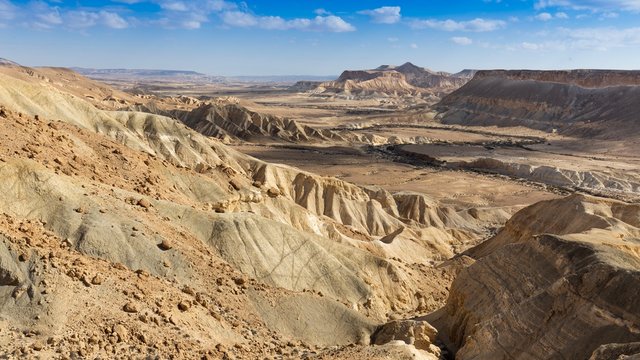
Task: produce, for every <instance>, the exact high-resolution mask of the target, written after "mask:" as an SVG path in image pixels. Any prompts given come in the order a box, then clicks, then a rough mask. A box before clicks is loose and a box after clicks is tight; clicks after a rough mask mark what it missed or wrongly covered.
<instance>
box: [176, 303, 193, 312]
mask: <svg viewBox="0 0 640 360" xmlns="http://www.w3.org/2000/svg"><path fill="white" fill-rule="evenodd" d="M189 308H191V303H189V302H188V301H180V302H179V303H178V309H180V311H187V310H189Z"/></svg>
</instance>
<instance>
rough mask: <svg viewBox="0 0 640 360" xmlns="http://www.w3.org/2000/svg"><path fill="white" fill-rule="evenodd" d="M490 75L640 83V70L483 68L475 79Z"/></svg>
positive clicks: (588, 82)
mask: <svg viewBox="0 0 640 360" xmlns="http://www.w3.org/2000/svg"><path fill="white" fill-rule="evenodd" d="M490 77H499V78H506V79H509V80H525V81H526V80H531V81H542V82H553V83H564V84H570V85H576V86H580V87H585V88H599V87H608V86H637V85H640V71H638V70H590V69H578V70H545V71H541V70H481V71H477V72H476V73H475V77H474V79H473V80H480V79H484V78H490Z"/></svg>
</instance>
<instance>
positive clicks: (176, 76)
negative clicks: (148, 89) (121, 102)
mask: <svg viewBox="0 0 640 360" xmlns="http://www.w3.org/2000/svg"><path fill="white" fill-rule="evenodd" d="M71 69H72V70H73V71H75V72H78V73H80V74H82V75H84V76H86V77H89V78H92V79H96V80H103V81H105V80H106V81H141V80H145V81H159V82H162V81H188V82H205V83H220V82H224V81H225V78H224V77H222V76H211V75H206V74H202V73H199V72H195V71H188V70H153V69H89V68H79V67H72V68H71Z"/></svg>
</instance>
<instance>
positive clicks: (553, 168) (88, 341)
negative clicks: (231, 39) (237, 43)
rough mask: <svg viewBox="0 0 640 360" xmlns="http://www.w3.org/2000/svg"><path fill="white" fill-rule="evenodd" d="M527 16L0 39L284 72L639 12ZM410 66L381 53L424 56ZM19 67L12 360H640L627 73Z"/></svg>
mask: <svg viewBox="0 0 640 360" xmlns="http://www.w3.org/2000/svg"><path fill="white" fill-rule="evenodd" d="M81 3H83V4H81ZM506 3H509V4H512V3H513V2H506ZM522 3H523V4H520V2H518V4H517V5H516V4H513V6H514V7H515V6H517V7H518V9H521V10H522V11H525V10H526V11H527V13H530V12H531V11H534V14H537V15H535V16H531V17H529V18H527V17H524V16H523V15H518V14H520V13H514V14H513V15H512V17H515V16H516V15H517V16H518V21H516V20H513V19H512V20H504V21H502V20H494V22H493V23H488V22H487V21H489V20H483V21H480V20H482V19H476V20H469V21H458V22H456V21H454V20H442V21H439V20H435V19H426V20H419V19H417V18H412V17H411V16H410V15H404V12H405V11H406V12H410V11H412V9H413V11H418V10H420V9H422V10H424V9H430V10H433V11H436V10H437V9H440V10H442V9H443V8H446V9H451V5H446V4H440V5H437V6H436V5H434V4H431V5H428V4H422V5H415V4H413V5H411V4H409V3H406V2H404V3H403V5H402V11H403V13H402V15H401V13H400V11H401V7H400V6H397V7H396V6H383V7H378V8H376V9H373V8H374V7H375V5H371V4H364V5H363V9H364V8H366V7H371V9H369V10H363V9H360V10H358V11H355V12H354V11H352V14H351V15H349V16H347V15H344V14H347V13H348V11H350V10H348V9H349V7H344V8H343V9H342V10H341V11H340V12H339V11H338V10H337V8H338V5H336V10H334V11H336V12H335V13H334V12H331V11H329V10H324V9H315V16H314V17H313V18H308V19H307V18H292V19H288V18H282V17H279V16H276V15H268V14H267V13H269V11H271V10H265V8H264V7H260V6H258V5H259V4H261V3H260V2H259V1H258V2H255V1H250V2H248V3H242V4H240V3H235V2H227V1H220V2H218V1H213V2H211V1H203V2H200V1H196V2H193V3H187V2H181V1H178V2H165V1H116V2H108V4H106V3H105V4H102V3H100V4H98V5H96V4H94V5H92V6H93V7H89V6H85V5H87V4H84V2H78V3H77V4H75V5H72V4H70V3H65V2H62V3H56V2H42V3H37V4H36V3H32V4H27V5H24V4H20V3H18V2H16V1H2V0H0V43H2V41H6V42H5V43H6V44H11V43H10V42H9V41H8V40H3V39H8V38H9V37H8V35H9V34H10V32H11V31H13V29H14V28H16V29H21V31H23V35H22V36H24V37H25V38H26V37H28V36H31V35H29V34H31V32H34V33H35V34H39V36H43V37H48V36H53V37H59V38H60V39H63V38H65V37H66V36H70V37H73V38H76V37H77V39H76V40H77V41H89V42H90V41H91V40H90V39H91V38H92V37H93V36H98V35H97V34H98V33H99V34H100V36H106V38H104V39H107V38H109V39H110V38H112V37H113V36H115V35H113V34H112V33H111V32H113V31H116V32H124V33H127V34H130V35H131V36H132V37H134V36H140V39H143V38H144V39H147V38H146V37H143V35H144V36H151V37H152V38H154V39H155V38H162V37H163V36H165V35H166V34H165V32H167V33H169V34H171V35H170V37H173V36H177V37H179V36H181V35H180V34H181V32H190V33H192V34H193V33H197V32H202V31H213V32H216V33H217V32H220V33H224V34H227V35H229V36H239V38H241V39H243V40H244V41H246V42H247V44H253V46H254V47H255V49H259V50H261V52H256V53H255V54H254V58H255V59H254V60H255V61H256V62H255V63H252V64H254V65H255V64H258V61H259V63H260V64H267V65H268V66H272V65H273V64H279V61H278V60H276V59H275V58H274V59H271V58H269V57H268V55H271V56H275V55H276V52H278V51H284V50H272V49H271V47H273V48H274V49H275V48H277V47H278V46H279V45H277V43H276V42H277V39H278V36H284V34H289V33H296V34H301V35H299V36H305V37H306V36H309V37H310V39H312V40H314V41H318V44H315V43H314V44H315V45H312V47H315V46H318V47H322V46H324V45H322V41H335V43H332V44H333V45H334V46H336V47H339V46H341V44H342V43H340V42H339V41H338V40H336V39H338V37H342V36H356V35H355V34H358V33H359V32H362V31H364V30H361V29H362V28H365V29H369V30H371V31H373V30H372V29H373V28H375V29H378V27H384V26H387V27H403V26H404V27H405V28H407V29H409V30H406V29H405V31H409V32H419V31H434V32H437V31H444V32H447V33H451V32H453V33H454V34H455V33H456V32H460V33H461V34H457V35H459V36H455V37H453V38H451V37H449V38H446V39H445V40H446V41H448V42H450V43H452V44H454V45H455V46H462V47H467V48H468V47H477V48H479V49H485V47H484V46H481V45H480V43H479V41H480V40H475V37H476V36H477V37H480V36H481V35H482V34H485V35H486V36H490V35H491V34H494V33H495V32H498V33H499V32H507V31H509V30H508V29H509V28H511V27H524V26H532V25H531V24H533V23H535V22H536V21H538V22H539V21H543V22H545V23H546V24H549V22H550V21H567V22H568V21H588V20H582V18H580V15H585V16H587V15H590V16H593V17H595V16H598V15H599V16H601V18H600V19H599V20H593V21H601V22H610V24H611V26H614V25H616V24H618V23H620V24H622V22H623V20H625V19H627V17H629V18H631V19H633V18H635V17H637V10H640V9H638V8H637V7H636V5H634V4H631V3H632V2H620V3H624V4H622V5H620V6H621V8H620V9H618V10H617V11H618V12H619V14H618V12H616V14H617V15H616V16H613V15H610V16H605V15H604V14H605V13H604V11H613V10H611V9H609V8H607V7H606V5H601V7H596V5H595V4H594V2H573V1H570V2H566V3H565V2H545V1H541V2H535V5H534V4H531V3H530V2H526V4H524V2H522ZM587 3H588V4H587ZM271 6H273V7H272V8H270V9H279V6H281V5H274V4H272V5H271ZM299 6H301V7H307V6H311V5H309V4H305V5H299ZM327 6H328V5H327ZM343 6H344V5H343ZM440 6H442V7H440ZM504 6H507V5H506V4H505V3H502V2H500V1H498V2H487V1H485V2H482V4H479V5H478V4H476V5H474V9H476V10H477V9H493V10H495V11H498V8H499V9H502V10H501V11H506V10H504V9H503V7H504ZM476 7H477V8H476ZM416 9H417V10H416ZM320 10H322V11H320ZM46 11H51V12H50V13H49V12H46ZM198 11H201V12H204V13H206V14H207V17H206V19H202V18H200V17H195V18H191V17H189V18H185V19H188V20H189V21H191V22H192V23H190V24H189V25H188V26H187V25H185V23H184V22H176V23H173V22H172V21H177V19H178V18H177V17H176V16H178V15H180V16H191V15H189V14H196V13H198ZM281 11H285V10H282V9H281ZM287 11H298V10H295V9H293V7H292V8H291V9H289V10H287ZM447 11H453V10H447ZM478 11H480V10H478ZM483 11H484V10H483ZM509 11H515V10H513V9H511V10H509ZM31 12H33V13H34V14H36V15H38V16H37V18H38V19H39V20H38V21H40V23H37V24H40V25H37V24H31V25H29V23H27V22H24V21H27V20H25V19H27V17H26V16H27V15H26V14H27V13H31ZM259 12H265V15H258V13H259ZM535 12H537V13H535ZM80 13H84V15H82V16H84V17H83V18H82V19H81V20H82V22H78V21H79V20H78V16H80V15H79V14H80ZM436 13H437V11H436ZM47 14H48V16H45V15H47ZM91 14H93V15H91ZM415 14H416V15H415V16H418V15H419V14H420V12H419V11H418V12H416V13H415ZM496 14H500V12H499V11H498V12H496ZM541 14H547V15H548V16H550V17H551V18H548V16H542V17H541V18H537V17H539V16H541ZM562 14H564V15H562ZM56 16H58V17H59V18H60V21H59V22H58V21H57V20H56V19H57V17H56ZM149 16H151V18H146V17H149ZM157 16H160V17H162V18H161V19H156V18H155V17H157ZM434 16H436V15H434ZM442 16H445V15H442ZM495 16H498V15H495ZM405 18H406V19H405ZM542 18H547V19H546V20H542ZM180 19H181V18H180ZM198 19H200V20H198ZM443 19H446V17H445V18H443ZM21 21H22V22H24V23H22V25H21V23H20V22H21ZM72 21H76V23H75V24H77V25H75V26H71V25H69V24H71V23H72ZM216 21H219V22H221V24H222V25H220V26H217V27H216V26H214V25H213V24H214V23H215V22H216ZM193 22H198V26H197V27H196V26H195V23H193ZM352 23H353V24H352ZM78 24H84V25H82V27H81V28H79V27H78V26H80V25H78ZM354 24H355V25H354ZM45 25H46V26H45ZM356 25H357V26H356ZM201 26H202V28H200V27H201ZM545 26H550V25H545ZM566 26H569V25H566ZM437 27H441V29H437ZM79 29H81V30H79ZM151 29H155V30H157V33H154V34H152V35H149V34H148V33H147V31H149V30H151ZM425 29H426V30H425ZM522 29H524V28H522ZM3 32H4V33H5V34H4V35H3ZM76 32H78V33H76ZM271 32H276V33H277V34H280V35H278V36H275V37H273V38H270V39H271V41H273V43H272V44H265V43H261V42H254V41H259V40H254V39H252V37H256V38H258V37H262V36H271V35H267V33H268V34H271ZM557 32H559V33H561V32H562V31H561V29H558V30H557ZM142 33H145V34H142ZM540 34H542V33H538V35H537V36H543V35H540ZM545 34H546V33H545ZM463 35H464V36H463ZM325 36H326V37H325ZM467 36H468V37H467ZM472 36H473V37H474V39H471V38H470V37H472ZM504 36H506V35H504ZM510 36H524V35H521V34H520V33H518V34H510ZM545 36H546V35H545ZM170 37H169V38H170ZM83 38H85V40H82V39H83ZM316 38H321V39H322V40H317V39H316ZM328 38H331V40H327V39H328ZM104 39H103V40H104ZM163 39H165V40H166V38H163ZM61 41H62V40H61ZM105 41H106V40H105ZM182 41H185V42H186V41H188V40H186V38H185V39H183V40H182ZM219 41H220V42H221V45H220V47H219V48H218V47H216V49H214V50H215V51H218V50H220V49H224V46H223V45H222V44H223V43H226V41H227V40H219ZM283 41H284V40H283ZM402 41H403V40H400V39H397V38H395V37H390V38H388V39H387V40H386V42H387V43H388V44H389V49H390V50H389V52H392V53H398V54H402V55H403V56H404V54H406V53H408V51H417V50H420V49H421V47H420V46H422V45H420V46H418V44H416V43H411V44H410V45H408V46H406V47H405V49H404V50H402V49H401V48H400V47H399V45H398V44H399V43H402ZM416 41H417V40H416ZM435 42H436V43H437V41H435ZM476 42H478V44H476ZM285 43H286V44H288V45H287V46H290V47H294V48H296V49H298V48H299V49H306V48H305V46H307V45H302V44H300V43H298V42H297V40H296V41H294V40H292V39H288V40H286V41H285ZM171 44H173V45H172V46H173V47H170V46H169V45H168V44H167V48H170V49H171V50H173V49H183V45H184V44H182V43H181V42H176V43H171ZM200 44H201V45H203V43H200ZM580 44H582V45H584V42H582V43H580ZM29 46H31V45H23V46H22V47H20V48H17V47H13V46H8V47H7V48H6V49H3V48H0V56H5V57H7V59H0V358H3V359H5V358H6V359H356V360H357V359H362V360H364V359H425V360H427V359H428V360H432V359H433V360H440V359H441V360H449V359H461V360H467V359H589V360H609V359H612V360H613V359H616V360H623V359H635V358H637V357H640V297H638V296H637V288H638V287H639V286H640V125H639V124H640V122H639V120H638V107H639V105H638V99H639V97H638V95H639V94H640V71H637V70H621V69H611V70H606V69H604V70H602V69H595V68H594V69H575V70H562V69H560V68H555V67H554V68H546V67H545V66H543V65H541V66H540V67H539V68H540V70H535V69H533V70H525V69H524V66H523V67H522V68H513V69H511V70H509V69H504V70H503V69H500V68H498V67H497V66H496V67H491V66H486V63H478V64H477V65H476V64H474V63H473V62H474V61H477V59H476V58H472V57H465V58H463V59H458V60H455V61H463V60H464V61H466V62H465V63H464V64H465V65H466V64H468V65H469V66H465V67H460V68H459V70H455V71H453V70H452V69H451V67H446V68H447V69H448V70H449V71H440V70H432V65H431V64H429V59H428V58H427V57H419V59H420V61H421V62H420V63H418V62H417V61H406V59H403V60H400V61H398V62H397V63H398V64H401V65H391V64H386V65H371V62H372V59H370V58H368V59H367V60H366V61H364V60H363V59H362V57H361V56H359V55H357V54H360V53H359V52H365V51H367V50H366V49H365V48H366V47H365V46H364V45H363V46H361V47H360V48H356V47H355V46H352V47H354V48H356V50H354V51H355V52H350V51H348V49H347V48H343V50H342V51H343V52H344V55H345V56H340V57H338V59H333V61H334V63H333V64H334V67H333V68H335V69H339V70H336V71H335V75H322V74H321V72H319V71H315V70H314V69H313V64H314V63H312V62H311V60H310V59H307V60H308V61H309V63H304V61H301V62H302V63H303V64H302V65H300V64H299V63H296V64H295V66H294V62H293V61H292V62H290V63H283V64H284V65H282V64H280V65H279V66H284V67H283V68H285V69H286V71H290V72H286V73H285V72H283V73H282V74H284V75H271V73H269V72H267V71H268V70H264V71H261V72H260V73H256V75H254V73H251V72H250V70H246V71H245V72H244V73H242V74H243V75H228V74H227V75H219V74H220V73H217V72H215V71H206V70H201V69H209V68H206V67H202V66H201V65H198V64H200V61H201V60H200V57H196V56H193V55H192V56H187V55H186V54H183V55H184V56H182V55H181V56H180V57H179V59H180V61H181V63H182V64H187V65H189V64H193V67H190V66H187V65H185V67H184V68H185V69H194V70H164V68H163V67H156V66H155V64H157V62H156V61H158V59H151V58H148V59H143V60H144V61H146V63H148V64H149V65H148V66H147V67H145V65H144V64H143V65H142V66H140V65H139V64H140V62H139V61H141V60H140V56H139V55H138V56H136V54H138V50H136V51H134V52H133V53H132V54H131V55H127V56H124V55H122V57H123V58H122V59H119V60H109V61H111V62H112V63H113V64H114V65H113V67H107V66H101V64H104V63H102V62H94V61H89V60H86V58H83V57H77V58H75V59H74V58H69V57H65V59H66V60H65V63H66V65H65V66H62V65H60V61H59V60H58V59H59V57H58V56H54V54H53V53H51V54H44V56H42V59H41V62H40V63H34V62H33V60H31V59H32V58H30V57H29V56H28V51H26V50H24V49H28V48H29ZM86 46H89V44H88V43H87V44H86ZM95 46H96V47H95V49H98V47H102V46H105V47H106V46H107V43H106V42H105V43H104V44H101V45H95ZM118 46H122V47H124V48H126V46H127V45H126V41H123V42H122V43H119V45H118ZM226 46H227V47H229V49H231V47H232V45H229V44H227V45H226ZM434 46H435V45H434ZM451 46H453V45H451ZM628 46H629V48H630V49H635V47H637V44H636V43H634V42H633V41H631V43H630V44H628ZM527 48H528V50H534V49H532V46H527ZM20 49H23V50H20ZM65 49H68V51H69V52H70V53H73V51H74V50H73V49H74V45H70V44H67V45H66V48H65ZM363 49H365V50H363ZM165 50H166V49H160V48H157V49H156V50H155V51H157V54H164V55H163V56H166V57H167V58H169V55H168V54H167V52H166V51H165ZM493 50H494V51H498V50H496V49H495V48H494V49H493ZM201 51H202V52H203V53H205V52H206V51H209V50H206V49H204V46H202V50H201ZM305 51H309V50H305ZM452 51H453V50H452ZM479 51H480V50H479ZM505 51H509V50H505ZM558 51H561V50H558ZM562 51H564V50H562ZM575 51H578V50H575ZM580 51H582V50H580ZM593 51H594V53H593V54H596V55H597V56H596V55H593V54H592V55H593V56H594V57H598V56H600V57H602V59H603V60H602V61H603V63H604V64H606V63H607V62H606V61H611V59H609V58H607V57H606V56H604V55H603V53H604V52H605V50H603V49H598V50H597V51H600V52H597V51H596V50H593ZM629 51H631V50H629ZM303 53H304V52H303V51H302V50H301V53H296V54H295V56H297V57H300V58H303V57H304V56H305V55H304V54H303ZM375 53H376V54H377V55H379V58H381V59H384V60H386V59H387V58H389V57H388V56H386V54H384V53H382V52H378V51H376V52H375ZM349 55H350V56H351V58H350V57H349ZM440 55H441V56H443V57H445V56H447V54H440ZM14 56H15V58H14ZM60 56H62V55H60ZM65 56H67V55H65ZM228 56H229V58H227V57H228ZM288 56H292V55H291V54H289V55H288ZM450 56H451V58H452V59H453V58H455V56H454V55H450ZM219 57H220V59H218V58H216V57H214V56H211V57H210V58H209V59H216V61H221V62H220V63H221V64H231V65H233V66H243V67H245V68H247V67H246V64H245V63H243V62H241V61H240V57H239V56H238V57H231V55H228V54H220V55H219ZM598 58H599V57H598ZM21 59H28V61H29V63H28V64H26V63H22V60H21ZM48 59H51V60H50V61H51V62H52V63H51V64H47V63H46V61H48ZM229 59H231V60H229ZM278 59H280V58H278ZM354 59H355V60H357V61H355V62H356V63H361V64H362V65H361V66H360V67H350V66H347V65H345V66H344V67H342V63H349V64H353V63H354ZM490 59H491V60H495V61H496V62H497V60H496V59H495V57H493V56H492V57H490ZM572 59H573V58H572ZM373 60H375V62H374V63H377V62H378V59H377V58H374V59H373ZM105 61H106V60H105ZM210 61H213V60H210ZM242 61H244V60H242ZM452 61H453V60H452ZM558 61H559V60H558ZM572 61H573V60H572ZM122 62H126V63H127V64H129V63H130V64H131V65H129V66H128V67H126V68H125V67H121V66H120V64H122ZM235 62H240V63H239V64H234V63H235ZM379 62H380V63H382V62H383V61H382V60H381V61H379ZM436 63H437V64H436V65H438V64H441V63H438V62H437V61H436ZM159 64H161V62H159ZM417 64H428V65H429V67H424V66H422V65H417ZM455 64H458V62H456V63H455ZM540 64H546V63H544V62H541V63H540ZM562 64H564V63H562ZM598 64H599V63H598ZM231 65H229V66H231ZM298 65H300V66H304V67H305V68H308V69H309V70H308V71H309V72H310V73H312V74H315V75H293V74H295V73H296V71H298V70H299V68H298V67H297V66H298ZM265 66H266V65H265ZM288 66H290V67H291V68H287V67H288ZM316 66H318V65H316ZM558 67H559V65H558ZM333 68H332V69H333ZM433 68H434V69H436V66H433ZM629 68H630V67H629ZM264 69H269V68H268V67H265V68H264ZM258 74H261V75H258Z"/></svg>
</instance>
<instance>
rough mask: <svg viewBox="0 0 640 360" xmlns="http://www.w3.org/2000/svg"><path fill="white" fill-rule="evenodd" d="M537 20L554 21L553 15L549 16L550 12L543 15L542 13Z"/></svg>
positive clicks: (537, 16)
mask: <svg viewBox="0 0 640 360" xmlns="http://www.w3.org/2000/svg"><path fill="white" fill-rule="evenodd" d="M536 19H538V20H540V21H549V20H551V19H553V15H551V14H549V13H548V12H543V13H540V14H538V15H536Z"/></svg>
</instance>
